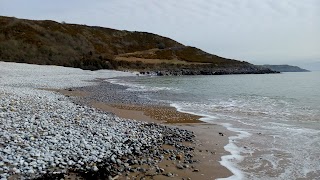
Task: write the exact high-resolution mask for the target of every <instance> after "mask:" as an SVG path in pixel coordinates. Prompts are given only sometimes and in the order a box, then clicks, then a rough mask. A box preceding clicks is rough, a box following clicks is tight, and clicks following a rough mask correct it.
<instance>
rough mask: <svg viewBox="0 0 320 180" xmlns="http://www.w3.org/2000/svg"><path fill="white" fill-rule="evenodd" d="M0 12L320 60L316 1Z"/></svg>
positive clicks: (214, 49)
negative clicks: (144, 32)
mask: <svg viewBox="0 0 320 180" xmlns="http://www.w3.org/2000/svg"><path fill="white" fill-rule="evenodd" d="M0 15H4V16H15V17H17V18H26V19H51V20H55V21H58V22H62V21H65V22H67V23H79V24H87V25H95V26H104V27H110V28H115V29H125V30H135V31H147V32H152V33H156V34H160V35H163V36H167V37H170V38H172V39H174V40H177V41H179V42H181V43H183V44H185V45H190V46H196V47H198V48H200V49H203V50H205V51H207V52H210V53H213V54H217V55H219V56H224V57H227V58H233V59H239V60H245V61H249V62H251V63H254V64H283V63H289V64H296V65H301V64H312V63H314V62H320V0H92V1H88V0H53V1H51V0H50V1H49V0H47V1H45V0H0Z"/></svg>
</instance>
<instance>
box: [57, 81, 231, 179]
mask: <svg viewBox="0 0 320 180" xmlns="http://www.w3.org/2000/svg"><path fill="white" fill-rule="evenodd" d="M92 88H93V87H91V88H85V89H92ZM80 89H81V88H80ZM93 89H101V87H100V86H99V85H98V86H96V88H93ZM56 91H57V92H59V93H62V94H64V95H66V96H69V97H75V98H76V99H77V101H79V100H80V101H82V102H85V103H87V104H89V105H90V106H91V107H94V108H97V109H99V110H102V111H105V112H111V113H114V114H115V115H116V116H118V117H121V118H125V119H128V120H132V119H134V120H138V121H144V122H149V123H160V124H164V125H166V126H170V127H178V128H181V129H186V130H190V131H192V132H194V134H195V136H196V137H195V142H194V143H187V145H189V146H192V147H194V148H195V149H194V150H193V151H192V154H193V158H192V159H193V161H194V162H193V163H192V164H188V165H187V166H186V167H183V168H178V167H177V165H178V166H179V164H181V161H182V160H163V161H162V162H160V163H159V164H158V166H159V167H160V168H162V169H164V170H165V172H170V173H171V174H172V175H173V176H172V177H170V178H171V179H182V178H183V179H188V178H190V179H204V180H205V179H217V178H226V177H230V176H232V173H231V172H230V171H229V170H228V169H227V168H225V167H223V166H221V164H220V163H219V161H220V160H221V156H223V155H226V154H228V152H226V151H225V150H224V146H225V145H226V144H227V143H228V137H229V136H230V135H231V134H230V133H232V132H230V131H228V130H226V129H225V128H224V127H222V126H220V125H216V124H209V123H205V122H203V121H201V120H200V118H201V116H196V115H192V114H187V113H182V112H178V111H177V110H176V109H175V108H174V107H170V106H164V105H141V103H139V105H136V104H135V105H134V104H129V103H127V104H120V103H112V104H109V103H106V102H99V101H96V100H95V99H94V98H92V99H91V97H94V96H96V94H94V93H96V91H80V90H78V88H75V89H72V88H71V89H60V90H56ZM99 95H100V96H101V95H102V94H99ZM83 99H86V100H84V101H83ZM101 99H104V98H101ZM119 99H120V100H121V97H120V96H119ZM113 102H114V101H113ZM185 143H186V142H185ZM164 148H165V149H166V148H167V149H172V148H173V147H172V146H165V147H164ZM146 175H148V173H136V174H131V175H130V176H127V177H125V176H123V177H121V178H123V179H125V178H129V179H131V178H132V179H139V178H147V179H166V178H168V177H167V176H165V175H164V174H158V175H154V176H152V178H151V177H150V176H146ZM121 178H120V179H121Z"/></svg>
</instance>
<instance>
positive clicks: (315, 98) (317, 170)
mask: <svg viewBox="0 0 320 180" xmlns="http://www.w3.org/2000/svg"><path fill="white" fill-rule="evenodd" d="M112 81H113V82H117V83H120V84H123V85H127V86H128V90H129V91H154V92H160V91H162V92H166V93H154V94H151V95H149V96H150V97H147V98H152V99H156V100H158V101H163V102H166V103H169V104H170V105H171V106H174V107H176V108H177V109H178V110H179V111H181V112H188V113H192V114H196V115H201V116H203V117H204V118H203V119H202V120H203V121H206V122H208V123H215V124H220V125H222V126H224V127H226V128H227V129H228V130H230V131H233V132H236V134H237V135H236V136H231V137H229V144H227V145H226V146H225V147H224V148H225V150H226V151H228V152H230V155H226V156H223V157H222V159H221V161H220V163H221V165H223V166H225V167H227V168H228V169H229V170H230V171H231V172H232V173H233V174H234V175H233V176H231V177H229V178H227V179H320V72H306V73H281V74H263V75H223V76H181V77H136V78H129V79H117V80H112ZM144 98H146V97H144Z"/></svg>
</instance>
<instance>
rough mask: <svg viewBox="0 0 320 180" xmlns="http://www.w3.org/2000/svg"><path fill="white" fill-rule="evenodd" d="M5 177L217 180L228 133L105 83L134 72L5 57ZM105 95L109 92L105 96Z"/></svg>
mask: <svg viewBox="0 0 320 180" xmlns="http://www.w3.org/2000/svg"><path fill="white" fill-rule="evenodd" d="M0 70H1V72H2V73H1V76H0V78H1V81H0V85H1V86H0V97H1V99H0V129H1V136H0V157H1V159H0V176H1V178H2V179H168V178H171V179H215V178H223V177H229V176H230V175H232V174H231V173H230V172H229V171H228V170H227V169H226V168H225V167H223V166H221V165H220V163H219V161H220V160H221V156H222V155H225V154H227V152H226V151H225V150H224V146H225V145H226V144H227V143H228V136H229V132H228V131H226V129H224V128H223V127H221V126H218V125H214V124H207V123H203V122H201V121H200V120H199V118H200V117H199V116H194V115H191V114H185V113H180V112H177V111H176V109H174V108H173V107H170V106H168V105H165V104H162V103H160V102H155V101H152V100H146V99H141V98H139V97H138V96H139V95H138V94H137V93H134V92H133V93H128V92H126V91H125V89H126V88H125V87H123V86H119V85H113V84H111V83H106V84H101V83H99V82H101V80H102V79H104V78H106V77H107V78H113V77H119V76H130V75H131V74H130V73H124V72H117V71H94V72H93V71H83V70H80V69H74V68H64V67H58V66H39V65H29V64H16V63H5V62H0ZM104 92H107V93H104Z"/></svg>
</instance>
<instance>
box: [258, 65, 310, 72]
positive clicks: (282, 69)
mask: <svg viewBox="0 0 320 180" xmlns="http://www.w3.org/2000/svg"><path fill="white" fill-rule="evenodd" d="M262 66H263V67H266V68H269V69H271V70H273V71H279V72H310V71H309V70H306V69H302V68H300V67H298V66H290V65H262Z"/></svg>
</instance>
